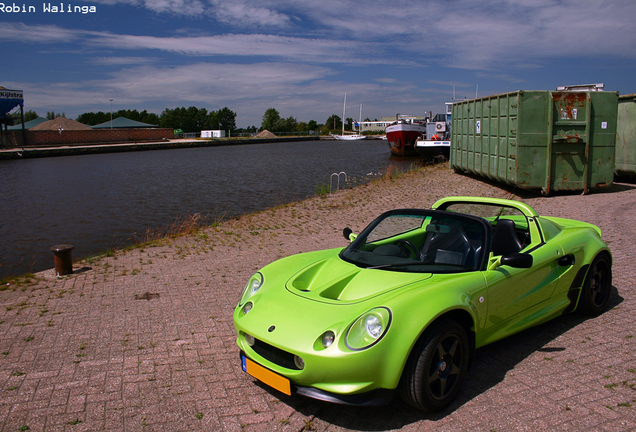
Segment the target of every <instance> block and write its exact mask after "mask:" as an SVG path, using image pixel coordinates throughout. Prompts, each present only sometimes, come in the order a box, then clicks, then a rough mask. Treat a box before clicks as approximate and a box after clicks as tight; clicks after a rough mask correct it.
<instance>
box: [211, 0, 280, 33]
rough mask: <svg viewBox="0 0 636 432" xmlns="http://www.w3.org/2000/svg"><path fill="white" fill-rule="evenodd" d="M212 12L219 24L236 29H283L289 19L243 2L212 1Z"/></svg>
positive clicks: (273, 11)
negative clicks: (222, 23)
mask: <svg viewBox="0 0 636 432" xmlns="http://www.w3.org/2000/svg"><path fill="white" fill-rule="evenodd" d="M213 4H214V7H213V8H212V12H213V14H214V16H215V17H216V19H218V20H219V21H221V22H224V23H227V24H231V25H234V26H237V27H251V26H254V27H283V26H286V25H287V24H289V22H290V18H289V17H288V16H287V15H285V14H283V13H280V12H277V11H275V10H272V9H268V8H264V7H255V6H252V5H249V4H247V3H244V2H227V1H218V0H216V1H214V2H213Z"/></svg>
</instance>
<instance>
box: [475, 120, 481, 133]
mask: <svg viewBox="0 0 636 432" xmlns="http://www.w3.org/2000/svg"><path fill="white" fill-rule="evenodd" d="M475 133H476V134H481V121H480V120H476V121H475Z"/></svg>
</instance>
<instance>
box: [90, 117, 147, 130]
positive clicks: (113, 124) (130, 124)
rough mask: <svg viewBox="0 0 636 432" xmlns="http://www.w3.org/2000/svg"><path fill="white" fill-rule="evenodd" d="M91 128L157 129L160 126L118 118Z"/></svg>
mask: <svg viewBox="0 0 636 432" xmlns="http://www.w3.org/2000/svg"><path fill="white" fill-rule="evenodd" d="M91 127H92V128H93V129H111V128H112V129H123V128H135V129H145V128H156V127H159V126H157V125H151V124H148V123H143V122H139V121H136V120H131V119H128V118H126V117H117V118H114V119H113V120H112V121H111V120H108V121H105V122H104V123H100V124H97V125H95V126H91Z"/></svg>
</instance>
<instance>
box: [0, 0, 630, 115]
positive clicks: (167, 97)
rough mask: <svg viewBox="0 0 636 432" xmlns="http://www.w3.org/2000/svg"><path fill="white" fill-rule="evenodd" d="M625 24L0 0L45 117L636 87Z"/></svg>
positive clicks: (275, 2) (23, 77)
mask: <svg viewBox="0 0 636 432" xmlns="http://www.w3.org/2000/svg"><path fill="white" fill-rule="evenodd" d="M69 7H70V8H71V10H70V11H69ZM56 8H57V10H58V11H57V12H55V9H56ZM60 9H61V10H63V11H60ZM635 22H636V1H634V0H607V1H605V0H532V1H530V0H488V1H475V0H436V1H428V0H392V1H377V0H368V1H361V0H359V1H351V0H321V1H317V0H293V1H292V0H290V1H285V0H260V1H242V0H235V1H225V0H156V1H150V0H93V1H85V2H43V1H39V0H38V1H34V0H25V1H11V0H10V1H6V0H5V2H4V3H3V2H2V1H1V0H0V85H1V86H4V87H6V88H8V89H12V90H23V91H24V99H25V106H24V109H25V110H33V111H36V112H37V113H38V114H39V115H40V116H42V117H45V116H46V113H47V112H49V111H55V112H56V113H59V112H64V113H65V115H66V117H68V118H76V117H77V116H78V115H79V114H82V113H85V112H97V111H103V112H109V111H110V110H111V99H112V109H113V110H114V111H117V110H120V109H131V110H132V109H136V110H138V111H142V110H147V111H149V112H154V113H157V114H160V113H161V112H162V111H163V110H164V109H166V108H170V109H172V108H176V107H190V106H195V107H197V108H206V109H207V110H208V111H212V110H214V111H216V110H218V109H221V108H223V107H228V108H229V109H231V110H232V111H234V112H236V113H237V117H236V123H237V126H238V127H248V126H252V125H253V126H257V127H259V126H260V125H261V121H262V118H263V114H264V113H265V111H266V110H267V109H268V108H275V109H276V110H278V112H279V113H280V115H281V116H282V117H284V118H287V117H290V116H293V117H294V118H296V119H297V120H298V121H304V122H307V121H309V120H316V121H317V122H318V123H324V122H325V121H326V120H327V118H328V117H329V116H330V115H332V114H337V115H342V109H343V98H344V94H345V92H346V94H347V113H346V117H353V118H356V119H357V118H358V116H359V115H360V106H361V105H362V117H363V118H366V117H369V118H370V119H372V120H373V119H378V120H379V119H380V117H382V116H395V115H396V114H397V113H400V114H403V115H423V114H424V113H425V112H426V111H432V112H433V114H435V113H441V112H444V103H445V102H449V101H451V99H452V98H453V97H455V98H456V99H465V98H468V99H471V98H474V97H475V96H476V95H477V96H479V97H483V96H489V95H494V94H500V93H505V92H510V91H516V90H555V89H556V87H557V86H560V85H571V84H591V83H604V84H605V90H606V91H617V92H619V93H621V94H629V93H636V80H635V78H634V77H636V25H635V24H634V23H635Z"/></svg>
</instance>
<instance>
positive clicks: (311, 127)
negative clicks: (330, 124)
mask: <svg viewBox="0 0 636 432" xmlns="http://www.w3.org/2000/svg"><path fill="white" fill-rule="evenodd" d="M307 130H310V131H315V130H318V123H316V120H309V122H307Z"/></svg>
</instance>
